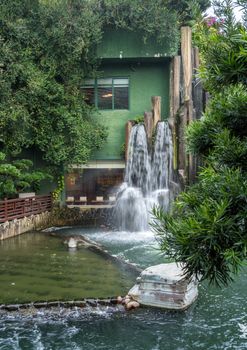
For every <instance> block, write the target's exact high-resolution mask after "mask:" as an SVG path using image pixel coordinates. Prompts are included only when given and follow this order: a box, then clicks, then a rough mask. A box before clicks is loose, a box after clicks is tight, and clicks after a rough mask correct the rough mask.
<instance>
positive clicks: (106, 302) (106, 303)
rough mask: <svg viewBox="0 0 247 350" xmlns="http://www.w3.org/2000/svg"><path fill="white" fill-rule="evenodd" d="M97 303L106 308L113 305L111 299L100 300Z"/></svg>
mask: <svg viewBox="0 0 247 350" xmlns="http://www.w3.org/2000/svg"><path fill="white" fill-rule="evenodd" d="M97 302H98V304H99V305H104V306H109V305H111V300H110V299H99V300H98V301H97Z"/></svg>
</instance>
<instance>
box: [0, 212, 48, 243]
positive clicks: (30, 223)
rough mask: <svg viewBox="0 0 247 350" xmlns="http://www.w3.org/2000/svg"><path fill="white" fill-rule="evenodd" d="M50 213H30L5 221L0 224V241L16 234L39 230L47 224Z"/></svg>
mask: <svg viewBox="0 0 247 350" xmlns="http://www.w3.org/2000/svg"><path fill="white" fill-rule="evenodd" d="M50 219H51V213H50V212H48V211H46V212H44V213H41V214H36V215H31V216H27V217H24V218H22V219H15V220H11V221H6V222H4V223H2V224H0V241H1V240H4V239H7V238H10V237H14V236H18V235H20V234H22V233H25V232H28V231H33V230H39V229H42V228H43V227H45V226H47V227H48V226H49V222H50Z"/></svg>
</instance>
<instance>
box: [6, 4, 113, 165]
mask: <svg viewBox="0 0 247 350" xmlns="http://www.w3.org/2000/svg"><path fill="white" fill-rule="evenodd" d="M0 24H1V30H0V37H1V44H2V46H1V50H0V62H1V66H2V72H1V74H0V103H1V111H0V141H1V142H2V144H3V146H4V149H5V151H6V152H7V153H10V154H13V155H17V154H19V153H20V152H21V151H22V150H23V149H25V148H30V147H34V148H35V149H38V150H39V151H41V152H42V154H43V158H44V159H45V160H46V161H47V162H48V164H51V165H54V166H56V167H57V168H60V167H61V166H62V165H64V164H65V165H66V164H68V163H79V162H80V163H84V162H86V161H87V160H88V159H89V157H90V154H91V152H92V150H94V149H97V148H99V147H100V146H101V145H102V143H103V141H104V140H105V139H106V129H105V128H104V127H103V125H101V124H99V123H98V122H96V121H95V118H94V116H93V115H94V114H95V111H93V110H92V109H91V108H90V107H89V106H87V104H86V103H85V102H84V101H83V95H82V92H81V89H80V85H81V84H82V81H83V78H84V77H85V75H88V74H89V73H92V72H93V71H94V70H95V67H96V57H95V45H96V44H97V42H99V40H100V38H101V20H100V18H99V13H95V12H94V7H93V4H91V2H90V1H89V2H88V1H86V2H83V1H80V0H76V1H73V3H72V2H71V1H69V0H68V1H67V0H60V1H56V2H49V1H38V0H35V1H32V2H30V1H28V0H25V1H20V0H15V1H14V2H13V1H12V2H9V1H5V0H3V1H2V2H1V11H0Z"/></svg>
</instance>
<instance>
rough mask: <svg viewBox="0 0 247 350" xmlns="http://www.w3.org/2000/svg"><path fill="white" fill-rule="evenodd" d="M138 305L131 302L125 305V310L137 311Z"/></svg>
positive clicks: (135, 302)
mask: <svg viewBox="0 0 247 350" xmlns="http://www.w3.org/2000/svg"><path fill="white" fill-rule="evenodd" d="M138 307H140V304H139V303H138V302H137V301H134V300H131V301H129V302H128V303H127V304H126V310H132V309H137V308H138Z"/></svg>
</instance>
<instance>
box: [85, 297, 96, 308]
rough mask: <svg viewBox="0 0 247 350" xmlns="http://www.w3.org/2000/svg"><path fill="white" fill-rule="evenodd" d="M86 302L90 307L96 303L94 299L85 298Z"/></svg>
mask: <svg viewBox="0 0 247 350" xmlns="http://www.w3.org/2000/svg"><path fill="white" fill-rule="evenodd" d="M86 303H87V305H90V306H92V307H96V306H97V305H98V304H97V301H96V300H95V299H86Z"/></svg>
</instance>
